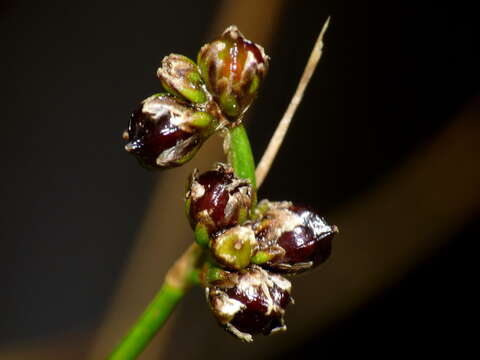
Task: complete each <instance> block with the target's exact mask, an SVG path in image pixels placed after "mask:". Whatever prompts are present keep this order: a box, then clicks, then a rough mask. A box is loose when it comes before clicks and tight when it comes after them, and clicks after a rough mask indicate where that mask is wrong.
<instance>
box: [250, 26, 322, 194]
mask: <svg viewBox="0 0 480 360" xmlns="http://www.w3.org/2000/svg"><path fill="white" fill-rule="evenodd" d="M329 23H330V17H328V18H327V21H325V24H323V27H322V30H320V34H319V35H318V38H317V41H316V42H315V45H314V46H313V49H312V52H311V54H310V57H309V59H308V62H307V65H306V66H305V70H304V71H303V74H302V77H301V79H300V82H299V83H298V86H297V90H296V91H295V94H294V95H293V97H292V99H291V100H290V104H289V105H288V108H287V110H286V111H285V114H284V115H283V117H282V119H281V120H280V122H279V123H278V126H277V129H276V130H275V133H274V134H273V136H272V138H271V139H270V142H269V144H268V147H267V150H265V153H264V154H263V156H262V159H261V160H260V163H259V164H258V167H257V172H256V176H257V186H258V187H260V185H262V183H263V180H264V179H265V177H266V176H267V174H268V171H269V170H270V167H271V166H272V163H273V160H275V157H276V156H277V153H278V150H279V149H280V146H281V145H282V142H283V139H284V138H285V135H286V134H287V131H288V127H289V126H290V123H291V121H292V118H293V115H295V111H296V110H297V108H298V105H299V104H300V102H301V101H302V98H303V94H304V93H305V89H306V88H307V85H308V83H309V82H310V79H311V78H312V75H313V72H314V71H315V69H316V67H317V65H318V62H319V61H320V58H321V57H322V49H323V36H324V35H325V32H326V31H327V28H328V24H329Z"/></svg>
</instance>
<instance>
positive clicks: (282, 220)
mask: <svg viewBox="0 0 480 360" xmlns="http://www.w3.org/2000/svg"><path fill="white" fill-rule="evenodd" d="M255 218H256V221H255V223H254V224H253V225H252V226H253V230H254V232H255V237H256V240H257V243H258V251H257V252H256V254H255V255H254V256H253V258H252V262H253V263H256V264H261V266H263V267H266V268H268V269H270V270H272V271H275V272H281V273H298V272H302V271H305V270H308V269H311V268H313V267H315V266H317V265H319V264H321V263H323V262H325V261H326V260H327V259H328V257H329V256H330V253H331V248H332V239H333V237H334V235H335V234H336V233H338V229H337V227H336V226H335V225H333V226H330V225H328V224H327V223H326V221H325V219H324V218H322V217H321V216H319V215H318V214H316V213H315V212H313V211H311V210H310V209H308V208H305V207H301V206H296V205H293V204H292V203H291V202H287V201H283V202H270V201H268V200H262V201H261V202H260V203H259V204H258V207H257V210H256V212H255Z"/></svg>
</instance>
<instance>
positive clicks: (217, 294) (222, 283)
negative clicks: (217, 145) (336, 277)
mask: <svg viewBox="0 0 480 360" xmlns="http://www.w3.org/2000/svg"><path fill="white" fill-rule="evenodd" d="M254 196H255V194H254V190H253V189H252V186H251V185H250V182H249V181H247V180H243V179H239V178H237V177H236V176H235V174H234V172H233V169H232V168H230V167H229V166H228V165H225V164H217V165H216V166H215V168H214V169H212V170H210V171H207V172H205V173H203V174H200V175H199V174H198V171H197V170H195V171H194V173H193V175H192V176H191V178H190V180H189V183H188V186H187V192H186V196H185V204H186V213H187V216H188V218H189V221H190V224H191V226H192V228H193V229H194V231H195V233H196V239H197V242H198V243H199V245H201V246H202V247H204V248H206V249H208V252H209V255H210V261H208V263H207V264H206V265H205V266H204V269H203V271H202V282H203V285H204V286H205V289H206V294H207V301H208V302H209V305H210V308H211V309H212V311H213V313H214V315H215V316H216V318H217V320H218V321H219V322H220V324H222V325H223V326H224V327H225V328H226V329H227V330H228V331H230V332H231V333H233V334H234V335H236V336H237V337H239V338H240V339H242V340H244V341H251V340H252V335H255V334H270V333H272V332H278V331H283V330H285V329H286V326H285V322H284V313H285V308H286V307H287V305H288V304H289V303H291V302H293V300H292V298H291V296H290V291H291V284H290V281H289V280H287V279H286V278H284V277H283V276H282V275H280V274H290V275H293V274H297V273H300V272H303V271H306V270H308V269H312V268H313V267H315V266H317V265H319V264H321V263H323V262H324V261H325V260H327V258H328V257H329V255H330V251H331V243H332V238H333V236H334V235H335V234H336V233H337V231H338V230H337V227H336V226H330V225H328V224H327V223H326V222H325V220H324V219H323V218H322V217H320V216H319V215H317V214H316V213H315V212H313V211H312V210H310V209H308V208H305V207H300V206H296V205H293V204H292V203H291V202H287V201H282V202H270V201H268V200H262V201H261V202H260V203H259V204H258V205H257V206H255V207H252V205H253V204H254Z"/></svg>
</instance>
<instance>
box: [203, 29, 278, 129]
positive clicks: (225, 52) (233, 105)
mask: <svg viewBox="0 0 480 360" xmlns="http://www.w3.org/2000/svg"><path fill="white" fill-rule="evenodd" d="M268 60H269V58H268V56H267V55H265V52H264V50H263V48H262V47H261V46H260V45H257V44H255V43H253V42H251V41H249V40H247V39H245V37H244V36H243V35H242V33H241V32H240V31H239V30H238V29H237V27H236V26H230V27H228V28H227V29H226V30H225V31H224V33H223V34H222V36H221V37H220V38H219V39H218V40H215V41H213V42H211V43H208V44H206V45H204V46H203V47H202V48H201V49H200V52H199V54H198V66H199V68H200V74H201V75H202V77H203V79H204V80H205V83H206V85H207V88H208V90H209V91H210V92H211V94H212V95H213V97H214V99H215V101H216V102H217V103H218V104H219V105H220V108H221V109H222V111H223V112H224V114H225V116H226V117H227V118H228V119H229V120H231V121H236V120H238V119H239V118H241V116H242V115H243V114H244V113H245V111H246V110H247V109H248V107H249V106H250V104H251V103H252V101H253V99H254V98H255V96H256V95H257V92H258V88H259V85H260V84H261V82H262V80H263V79H264V78H265V75H266V74H267V70H268Z"/></svg>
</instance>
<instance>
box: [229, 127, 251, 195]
mask: <svg viewBox="0 0 480 360" xmlns="http://www.w3.org/2000/svg"><path fill="white" fill-rule="evenodd" d="M228 160H229V161H230V164H231V165H232V167H233V169H234V171H235V174H236V175H237V176H238V177H240V178H243V179H249V180H250V182H251V183H252V185H253V188H254V189H256V187H257V185H256V184H257V182H256V179H255V161H254V160H253V154H252V149H251V147H250V142H249V141H248V135H247V131H246V130H245V127H244V126H243V125H239V126H237V127H236V128H234V129H232V130H230V147H229V150H228Z"/></svg>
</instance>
